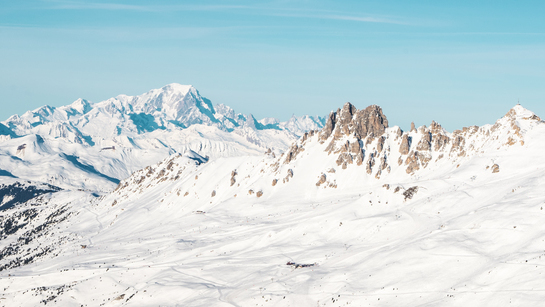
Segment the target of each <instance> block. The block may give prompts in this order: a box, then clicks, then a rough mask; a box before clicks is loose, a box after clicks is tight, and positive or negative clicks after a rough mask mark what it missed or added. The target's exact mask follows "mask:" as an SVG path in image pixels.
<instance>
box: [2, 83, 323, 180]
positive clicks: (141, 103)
mask: <svg viewBox="0 0 545 307" xmlns="http://www.w3.org/2000/svg"><path fill="white" fill-rule="evenodd" d="M322 126H323V119H321V118H319V117H309V116H303V117H292V118H291V119H290V121H289V122H287V123H280V122H278V121H275V122H274V123H271V124H266V125H264V124H261V123H260V122H258V121H257V120H256V119H255V118H254V117H253V116H252V115H251V114H250V115H248V116H244V115H242V114H235V112H234V111H233V110H232V109H231V108H229V107H228V106H225V105H217V106H216V108H214V106H213V105H212V103H211V102H210V101H209V100H208V99H206V98H204V97H202V96H201V95H200V94H199V92H198V91H197V90H196V89H195V88H194V87H192V86H190V85H180V84H175V83H174V84H169V85H167V86H164V87H163V88H160V89H155V90H151V91H149V92H147V93H144V94H142V95H139V96H127V95H119V96H117V97H115V98H110V99H108V100H106V101H102V102H99V103H96V104H93V103H91V102H89V101H86V100H84V99H78V100H76V101H75V102H74V103H72V104H71V105H68V106H63V107H59V108H54V107H50V106H44V107H41V108H39V109H36V110H34V111H28V112H26V113H25V114H23V115H21V116H18V115H14V116H11V117H10V118H9V119H8V120H6V121H5V122H3V124H0V168H2V169H3V170H5V171H7V172H9V173H11V174H12V175H13V176H16V177H19V178H22V179H28V180H38V181H43V182H48V183H51V184H54V185H58V186H61V187H65V188H69V187H77V188H82V189H95V190H108V189H111V188H112V183H117V182H118V181H119V180H120V179H124V178H126V177H127V176H129V175H130V174H131V173H132V172H134V171H136V170H138V169H141V168H143V167H145V166H147V165H151V164H154V163H157V162H159V161H160V160H162V159H164V158H166V157H168V156H169V155H171V154H174V153H184V152H186V151H187V150H190V149H191V150H193V151H197V152H199V153H200V154H201V155H205V156H209V157H212V158H216V157H223V156H246V155H260V154H262V153H263V152H265V151H266V150H268V149H269V148H271V149H273V151H275V152H277V153H279V152H280V151H282V150H285V149H286V148H287V147H288V146H289V144H290V143H291V142H293V141H294V140H296V139H297V137H298V136H300V135H302V134H303V133H305V132H306V131H308V130H310V129H317V128H321V127H322ZM34 140H40V142H38V143H39V146H38V145H36V144H37V143H36V141H34ZM25 146H27V148H26V149H24V150H22V151H21V150H20V149H21V148H23V147H25ZM30 169H32V170H30ZM86 173H87V174H86ZM87 177H89V178H87Z"/></svg>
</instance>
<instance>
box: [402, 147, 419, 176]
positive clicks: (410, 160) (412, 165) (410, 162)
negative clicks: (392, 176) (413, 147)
mask: <svg viewBox="0 0 545 307" xmlns="http://www.w3.org/2000/svg"><path fill="white" fill-rule="evenodd" d="M405 165H407V170H406V172H407V174H413V173H414V172H415V171H417V170H419V169H420V165H419V164H418V153H417V152H414V151H411V153H409V156H408V157H407V160H405Z"/></svg>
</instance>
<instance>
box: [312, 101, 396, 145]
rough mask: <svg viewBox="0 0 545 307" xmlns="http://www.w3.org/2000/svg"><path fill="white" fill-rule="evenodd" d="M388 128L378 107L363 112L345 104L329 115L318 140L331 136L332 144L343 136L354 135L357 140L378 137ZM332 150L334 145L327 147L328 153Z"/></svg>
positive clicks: (369, 107) (374, 106) (368, 108)
mask: <svg viewBox="0 0 545 307" xmlns="http://www.w3.org/2000/svg"><path fill="white" fill-rule="evenodd" d="M387 127H388V120H387V119H386V116H385V115H384V114H383V113H382V109H381V108H380V107H379V106H376V105H372V106H368V107H367V108H365V109H363V110H357V109H356V107H354V106H353V105H352V104H351V103H349V102H347V103H346V104H345V105H344V106H343V108H342V109H338V110H337V112H332V113H330V114H329V117H328V119H327V122H326V125H325V127H324V128H323V129H322V132H321V133H320V140H322V141H325V140H326V139H328V138H329V137H330V136H331V135H333V136H334V138H333V140H332V142H336V141H337V140H338V139H339V138H340V137H341V136H343V135H347V136H348V135H354V136H355V137H356V138H357V139H358V140H361V139H364V138H365V137H368V136H369V137H373V138H374V137H378V136H380V135H382V134H383V133H384V131H385V129H386V128H387ZM333 148H334V144H333V145H332V144H330V145H329V146H328V152H331V150H332V149H333Z"/></svg>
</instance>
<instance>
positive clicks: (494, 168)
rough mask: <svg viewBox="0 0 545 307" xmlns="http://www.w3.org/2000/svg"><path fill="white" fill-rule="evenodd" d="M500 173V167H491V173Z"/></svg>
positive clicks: (496, 165)
mask: <svg viewBox="0 0 545 307" xmlns="http://www.w3.org/2000/svg"><path fill="white" fill-rule="evenodd" d="M499 172H500V166H499V165H498V164H494V165H492V173H499Z"/></svg>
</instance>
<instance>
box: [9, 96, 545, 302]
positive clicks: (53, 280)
mask: <svg viewBox="0 0 545 307" xmlns="http://www.w3.org/2000/svg"><path fill="white" fill-rule="evenodd" d="M544 136H545V124H544V123H543V122H542V121H541V120H540V119H539V117H537V116H536V115H535V114H533V113H532V112H530V111H528V110H526V109H524V108H522V107H521V106H515V107H514V108H513V109H512V110H510V111H509V112H508V113H507V114H506V116H505V117H503V118H501V119H499V120H498V121H497V122H496V123H495V124H494V125H487V126H483V127H469V128H464V129H462V130H460V131H455V132H453V133H449V132H446V131H444V130H443V129H442V128H441V127H440V126H439V125H438V124H436V123H432V125H430V127H420V128H418V129H414V130H413V131H408V132H403V131H401V130H400V129H399V128H398V127H395V126H394V127H389V125H388V121H387V119H386V116H385V115H384V114H382V110H381V109H380V108H379V107H377V106H370V107H368V108H366V109H364V110H357V109H356V108H354V107H353V106H352V105H350V104H346V105H345V106H344V107H343V108H342V109H339V110H337V112H332V113H331V114H330V115H329V117H328V122H327V124H326V125H325V127H324V128H323V129H322V130H321V131H312V132H309V133H307V134H305V135H304V136H303V137H302V138H301V139H299V140H298V141H297V142H295V143H294V144H293V145H292V146H291V147H290V148H289V150H288V151H286V152H285V153H284V154H282V155H277V154H275V153H274V152H269V153H268V154H265V155H260V156H257V155H254V156H246V157H218V158H213V159H207V158H206V157H203V156H201V155H199V154H198V153H196V152H193V151H187V152H186V153H185V154H184V155H180V154H174V155H172V156H170V157H169V158H167V159H165V160H163V161H162V162H160V163H158V164H156V165H153V166H149V167H146V168H144V169H142V170H139V171H137V172H134V173H133V174H132V175H131V176H130V177H129V178H127V179H125V180H122V181H121V182H120V184H119V185H118V186H117V188H116V189H115V190H114V191H113V192H111V193H110V194H107V195H104V196H100V197H99V196H98V195H93V194H91V193H89V192H85V191H73V192H71V191H66V190H65V191H59V192H49V193H46V194H42V195H40V196H38V198H37V199H31V200H29V201H27V202H25V203H23V204H18V205H16V206H14V207H10V208H8V209H5V210H3V211H1V213H0V215H2V217H1V218H0V229H4V230H3V232H2V233H0V235H1V236H2V239H1V240H0V255H2V258H0V274H1V275H0V276H1V277H2V278H0V288H2V289H4V292H3V293H2V296H1V300H0V304H5V305H6V306H12V305H22V306H34V305H40V304H45V303H47V304H54V305H62V306H67V305H68V306H70V305H78V306H79V305H81V304H84V305H85V304H87V305H89V306H91V305H93V306H99V305H104V306H109V305H112V306H121V305H128V306H152V305H153V306H157V305H167V306H175V305H183V306H256V305H257V306H314V305H318V306H339V305H352V306H368V305H369V306H437V305H440V306H489V305H491V306H498V305H499V306H504V305H509V304H513V305H517V306H536V305H540V304H541V302H542V301H543V300H544V299H545V295H544V293H543V291H541V289H543V287H544V286H545V283H544V282H543V273H545V271H543V261H545V246H544V244H545V243H544V242H545V226H544V224H543V223H542V222H541V221H542V220H543V219H544V218H545V211H543V206H544V203H545V195H543V193H542V191H543V190H545V180H544V179H543V178H544V177H543V176H544V172H545V156H544V155H543V154H542V153H543V152H544V150H545V140H544ZM29 216H32V218H29ZM6 229H8V231H6Z"/></svg>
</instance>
